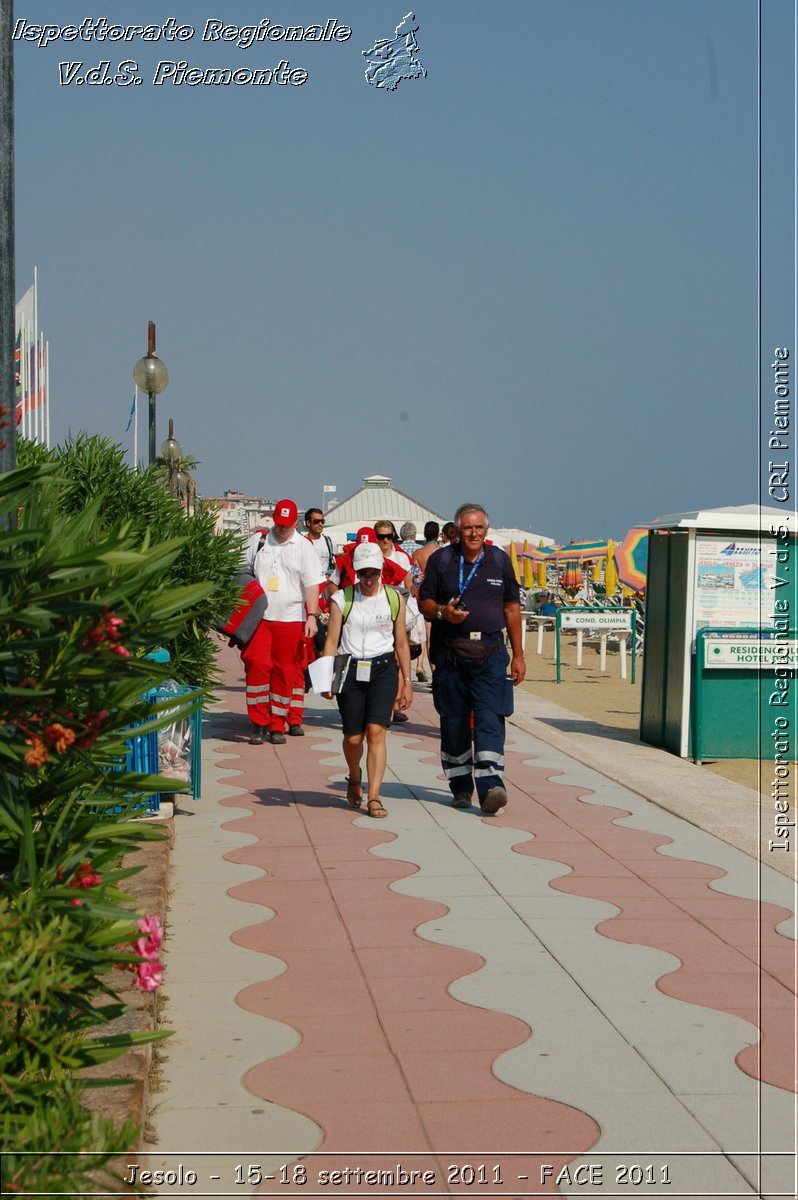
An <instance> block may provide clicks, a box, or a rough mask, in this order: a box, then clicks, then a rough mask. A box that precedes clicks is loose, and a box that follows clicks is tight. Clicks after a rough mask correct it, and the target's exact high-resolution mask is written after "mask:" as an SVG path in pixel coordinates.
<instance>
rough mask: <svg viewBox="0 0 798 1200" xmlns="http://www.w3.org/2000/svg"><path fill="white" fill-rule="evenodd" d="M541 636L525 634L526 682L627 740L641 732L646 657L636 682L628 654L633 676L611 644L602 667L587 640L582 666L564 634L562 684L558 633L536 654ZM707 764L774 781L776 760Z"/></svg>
mask: <svg viewBox="0 0 798 1200" xmlns="http://www.w3.org/2000/svg"><path fill="white" fill-rule="evenodd" d="M536 640H537V639H536V635H535V634H534V633H532V632H528V633H527V635H526V655H525V657H526V669H527V675H526V679H525V681H524V683H523V684H522V687H523V688H525V689H526V690H528V691H531V692H534V694H535V695H536V696H539V697H540V698H541V699H543V700H549V701H551V703H553V704H559V705H560V707H562V708H566V709H568V710H569V711H571V712H574V713H577V714H578V715H579V716H581V717H589V718H590V719H591V720H593V721H597V722H598V723H599V724H600V725H605V726H607V727H608V728H610V729H617V730H618V731H619V732H620V733H622V734H623V735H624V740H627V739H628V737H629V736H630V735H632V736H635V737H636V736H637V735H638V732H639V725H640V695H641V689H640V681H641V677H642V672H643V664H642V658H638V662H637V669H636V679H635V682H634V683H631V681H630V680H631V663H630V662H629V660H628V659H627V670H628V671H629V678H627V679H625V680H624V679H621V677H620V662H619V655H618V651H617V648H615V649H613V647H612V646H610V647H609V648H608V653H607V670H606V673H602V672H601V671H600V670H599V649H598V643H596V644H593V643H590V642H588V641H587V640H586V641H585V646H584V650H583V655H582V666H581V667H577V666H576V639H575V638H565V637H564V638H563V651H562V663H561V671H560V674H561V682H560V683H557V670H556V662H555V657H554V634H553V633H552V632H548V631H547V632H546V633H545V634H544V637H543V653H542V654H536V653H535V644H536ZM702 766H703V767H704V768H705V769H706V770H708V771H713V772H714V773H715V774H716V775H722V776H724V778H726V779H731V780H733V781H734V782H735V783H740V784H743V785H744V786H745V787H749V788H753V789H754V790H756V791H761V792H764V793H767V790H768V788H769V780H768V778H767V777H766V773H767V771H768V768H769V767H771V769H772V764H768V763H765V762H763V763H760V762H759V761H758V760H757V759H744V758H738V759H721V760H718V761H706V762H704V763H703V764H702Z"/></svg>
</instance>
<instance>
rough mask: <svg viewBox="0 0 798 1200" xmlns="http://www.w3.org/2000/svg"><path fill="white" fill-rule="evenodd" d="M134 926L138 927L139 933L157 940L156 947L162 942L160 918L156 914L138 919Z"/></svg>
mask: <svg viewBox="0 0 798 1200" xmlns="http://www.w3.org/2000/svg"><path fill="white" fill-rule="evenodd" d="M136 924H137V925H138V927H139V933H147V934H149V935H150V937H153V938H158V945H159V946H160V944H161V942H162V941H163V928H162V926H161V918H160V917H159V916H158V914H157V913H151V914H150V916H149V917H139V919H138V921H137V922H136Z"/></svg>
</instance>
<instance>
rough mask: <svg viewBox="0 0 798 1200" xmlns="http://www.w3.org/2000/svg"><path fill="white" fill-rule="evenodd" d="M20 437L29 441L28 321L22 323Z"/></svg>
mask: <svg viewBox="0 0 798 1200" xmlns="http://www.w3.org/2000/svg"><path fill="white" fill-rule="evenodd" d="M22 345H23V351H24V352H23V355H22V360H23V361H22V436H23V437H25V438H28V440H30V321H23V322H22Z"/></svg>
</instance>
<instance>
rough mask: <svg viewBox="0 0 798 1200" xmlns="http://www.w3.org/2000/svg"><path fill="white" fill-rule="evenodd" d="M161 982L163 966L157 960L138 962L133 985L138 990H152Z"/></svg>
mask: <svg viewBox="0 0 798 1200" xmlns="http://www.w3.org/2000/svg"><path fill="white" fill-rule="evenodd" d="M162 983H163V967H162V966H161V964H160V963H159V962H143V963H139V965H138V967H137V968H136V978H135V979H134V980H133V987H136V988H138V989H139V991H140V992H154V991H155V989H156V988H157V987H160V986H161V984H162Z"/></svg>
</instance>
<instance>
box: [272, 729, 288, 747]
mask: <svg viewBox="0 0 798 1200" xmlns="http://www.w3.org/2000/svg"><path fill="white" fill-rule="evenodd" d="M269 741H270V742H271V744H272V745H273V746H284V745H285V734H284V733H280V730H279V729H273V730H272V731H271V733H270V734H269Z"/></svg>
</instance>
